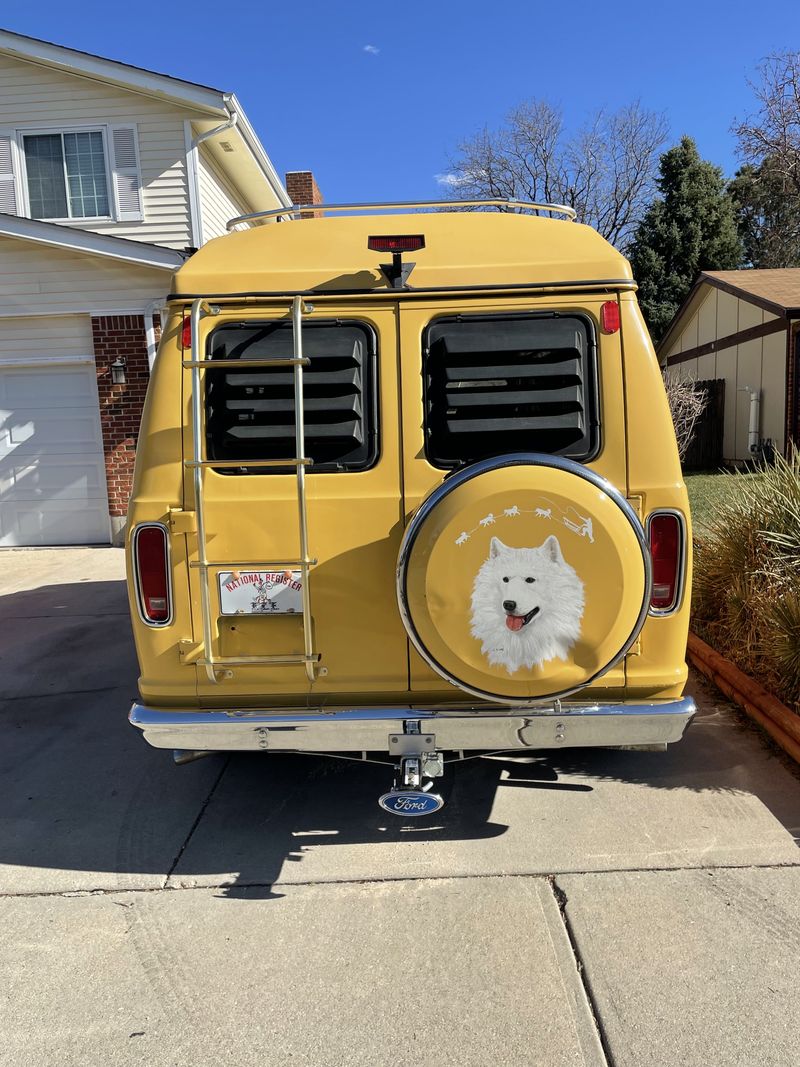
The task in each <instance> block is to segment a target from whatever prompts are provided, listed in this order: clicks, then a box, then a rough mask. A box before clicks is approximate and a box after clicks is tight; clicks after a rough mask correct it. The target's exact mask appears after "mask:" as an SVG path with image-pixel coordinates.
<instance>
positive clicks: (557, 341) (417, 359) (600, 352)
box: [400, 293, 627, 691]
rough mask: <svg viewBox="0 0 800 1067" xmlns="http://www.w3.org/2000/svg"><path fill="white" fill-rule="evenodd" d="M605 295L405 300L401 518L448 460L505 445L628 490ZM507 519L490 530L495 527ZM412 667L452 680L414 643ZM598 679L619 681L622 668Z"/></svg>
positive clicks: (618, 361)
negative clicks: (555, 457)
mask: <svg viewBox="0 0 800 1067" xmlns="http://www.w3.org/2000/svg"><path fill="white" fill-rule="evenodd" d="M608 299H609V297H608V294H604V293H596V294H595V293H587V294H581V295H580V296H578V295H572V294H561V295H547V296H541V297H530V296H529V297H515V298H506V297H502V298H500V297H497V298H481V297H474V298H473V297H469V298H454V299H453V298H451V299H447V300H446V301H445V300H442V299H437V300H431V301H419V302H416V301H415V302H414V303H413V304H411V303H406V304H404V305H403V307H402V309H401V313H400V346H401V351H402V357H403V358H402V390H403V490H404V499H405V508H406V521H407V522H408V521H409V520H410V518H411V515H412V514H413V512H414V511H415V510H416V508H418V507H419V505H420V504H421V503H422V501H423V500H424V499H425V497H426V496H427V495H428V494H429V493H430V492H431V491H432V490H433V489H434V488H435V487H436V486H437V485H439V484H440V483H441V481H442V479H443V478H444V477H446V476H447V473H448V472H449V471H453V470H456V469H458V468H459V467H462V466H465V465H467V464H469V463H472V462H475V461H476V460H480V459H483V458H486V457H489V456H497V455H502V454H507V453H512V452H540V453H547V454H560V455H564V456H567V457H570V458H573V459H575V460H577V461H578V462H580V463H584V464H585V465H586V466H588V467H590V468H591V469H592V470H594V471H596V472H597V473H598V474H601V475H602V476H603V477H604V478H606V479H608V480H609V481H610V482H611V483H612V484H613V485H614V486H616V487H617V488H618V489H619V490H620V491H621V492H622V493H623V494H624V493H625V491H626V484H627V478H626V453H625V423H624V410H625V408H624V392H623V375H622V351H621V343H620V334H619V333H616V334H608V335H606V334H601V329H600V308H601V305H602V304H603V302H604V301H606V300H608ZM505 521H506V520H501V522H500V523H499V525H497V526H494V525H493V526H492V527H491V530H489V531H488V532H490V533H496V532H498V531H500V534H501V536H502V530H501V527H503V522H505ZM482 533H483V534H487V536H488V533H487V531H482ZM487 543H488V542H487ZM410 675H411V684H412V688H417V689H425V690H436V691H447V690H452V686H451V685H450V683H448V682H447V681H444V680H443V679H442V678H440V677H439V676H438V675H437V674H435V673H434V672H433V671H432V670H431V668H430V667H429V666H428V665H427V664H426V663H425V662H424V661H423V660H422V659H421V657H420V656H419V655H418V654H417V652H416V650H415V649H413V648H412V649H411V650H410ZM604 682H605V684H606V685H607V686H613V685H620V686H621V685H623V684H624V668H623V667H622V666H620V667H618V668H615V669H614V670H613V671H611V672H610V673H609V674H607V675H606V677H605V679H604Z"/></svg>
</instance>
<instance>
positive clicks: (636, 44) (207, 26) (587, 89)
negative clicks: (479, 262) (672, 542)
mask: <svg viewBox="0 0 800 1067" xmlns="http://www.w3.org/2000/svg"><path fill="white" fill-rule="evenodd" d="M637 8H638V9H637ZM120 10H121V9H120ZM547 10H548V9H546V8H544V7H543V6H539V5H534V4H531V3H505V4H503V5H492V4H485V3H482V4H478V3H474V2H472V0H461V2H459V3H458V4H451V3H436V2H435V0H431V2H429V3H420V2H418V0H404V2H403V3H401V4H389V3H380V2H379V0H372V2H370V3H362V2H360V0H358V2H350V3H347V2H344V3H342V2H340V3H338V4H334V3H318V2H316V0H306V2H305V3H303V4H302V5H296V6H294V5H292V4H287V3H283V4H281V5H277V4H275V5H269V6H268V5H263V4H259V3H251V2H250V0H240V2H239V3H237V4H231V5H230V6H226V5H225V4H224V3H213V4H212V3H209V2H208V0H197V2H194V3H187V2H185V0H171V2H170V0H162V2H160V3H155V2H153V0H139V2H138V3H137V4H136V5H134V6H133V7H130V6H128V7H126V8H125V12H126V15H125V19H124V25H123V26H122V27H120V25H119V24H118V23H117V22H116V19H115V17H114V14H115V11H114V7H113V6H112V5H110V4H108V3H107V2H105V3H97V2H95V0H85V2H84V3H82V4H80V5H75V4H64V3H63V0H59V2H58V3H56V2H55V0H39V2H38V3H37V4H35V5H33V6H32V7H31V8H30V13H26V12H25V8H24V5H14V9H13V11H12V10H11V9H9V8H8V7H6V9H5V12H4V14H3V16H2V18H1V19H0V21H2V24H3V26H4V28H6V29H9V30H14V31H16V32H18V33H26V34H30V35H31V36H34V37H42V38H44V39H46V40H50V41H54V42H56V43H58V44H65V45H69V46H72V47H74V48H80V49H83V50H85V51H89V52H96V53H98V54H99V55H104V56H108V57H109V58H112V59H120V60H123V61H125V62H127V63H133V64H136V65H139V66H144V67H149V68H150V69H152V70H157V71H161V72H163V73H166V74H173V75H175V76H177V77H182V78H186V79H188V80H190V81H197V82H201V83H203V84H207V85H212V86H215V87H217V88H221V89H224V90H227V91H233V92H235V93H236V94H237V96H238V97H239V99H240V101H241V102H242V104H243V106H244V108H245V110H246V112H247V114H248V115H249V117H250V119H251V121H252V123H253V125H254V126H255V127H256V130H257V131H258V133H259V135H260V137H261V140H262V141H263V143H264V145H265V147H266V149H267V151H268V153H269V154H270V156H271V157H272V160H273V162H274V163H275V165H276V167H277V168H278V170H279V171H280V172H281V173H283V172H284V171H286V170H302V169H307V168H308V169H311V170H313V171H314V173H315V175H316V177H317V180H318V182H319V184H320V186H321V187H322V191H323V194H324V196H325V198H326V199H327V200H328V201H329V202H334V201H342V200H376V199H391V198H398V199H414V198H430V197H435V196H436V195H438V193H440V192H441V187H440V186H438V185H437V182H436V175H437V174H442V173H446V171H447V169H448V157H449V156H450V155H451V153H452V152H453V150H454V149H455V146H456V145H457V143H458V141H459V140H460V139H461V138H463V137H466V136H469V135H470V134H471V133H473V132H474V131H475V130H477V129H479V128H481V127H482V126H484V125H488V126H490V127H491V126H494V125H497V124H498V123H499V122H501V121H502V118H503V116H504V115H505V114H506V112H507V111H508V110H509V109H510V108H511V107H513V106H514V105H515V104H517V103H519V102H520V101H522V100H524V99H526V98H530V97H535V96H538V97H547V98H548V99H550V100H551V101H553V102H555V103H558V104H560V105H561V106H562V108H563V110H564V113H565V116H566V119H567V122H568V124H570V125H577V124H579V123H580V121H581V119H582V118H583V117H584V116H585V115H586V114H587V113H588V112H590V111H591V110H593V109H595V108H597V107H600V106H603V107H607V108H610V109H614V108H617V107H619V106H622V105H624V104H626V103H629V102H631V101H632V100H634V99H637V98H638V99H639V100H641V102H642V104H643V105H644V106H645V107H648V108H651V109H653V110H655V111H659V112H663V113H664V114H665V116H666V118H667V121H668V123H669V126H670V130H671V139H672V140H676V139H677V138H678V137H680V136H681V134H683V133H688V134H691V135H692V136H693V137H694V138H695V139H696V140H697V142H698V145H699V148H700V152H701V153H702V154H703V155H704V156H705V157H706V158H709V159H711V160H713V161H714V162H715V163H717V164H719V165H720V166H722V167H723V169H724V170H725V172H726V173H728V174H731V173H732V172H733V171H734V169H735V167H736V165H737V162H736V156H735V141H734V138H733V137H732V135H731V133H730V126H731V123H732V121H733V120H734V118H735V117H736V116H742V115H743V114H744V113H746V112H747V111H748V110H750V109H751V108H752V107H753V98H752V94H751V91H750V89H749V88H748V85H747V78H748V77H751V78H752V77H753V76H755V73H756V66H757V64H758V62H759V60H760V59H761V58H762V57H763V56H765V55H766V54H768V53H769V52H771V51H775V50H778V49H784V48H789V49H793V50H794V49H800V3H798V2H797V0H763V2H762V3H760V4H754V3H753V2H752V0H751V2H750V3H745V2H742V0H727V2H718V0H705V2H700V0H694V2H687V0H671V2H670V3H662V4H658V5H647V9H646V10H645V5H641V6H639V5H631V4H615V5H612V4H604V5H600V4H597V3H584V2H583V0H579V2H573V3H571V4H563V5H560V6H559V5H552V6H551V7H550V8H549V12H550V13H545V12H546V11H547ZM368 46H369V47H368Z"/></svg>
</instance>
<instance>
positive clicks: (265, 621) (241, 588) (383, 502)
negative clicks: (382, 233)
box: [183, 302, 408, 705]
mask: <svg viewBox="0 0 800 1067" xmlns="http://www.w3.org/2000/svg"><path fill="white" fill-rule="evenodd" d="M202 330H203V334H202V336H201V351H203V352H205V358H207V359H212V360H217V359H219V360H220V361H224V360H226V359H245V360H247V359H254V360H259V361H263V360H269V359H271V358H276V359H277V358H285V357H287V356H290V355H291V353H292V330H291V317H290V313H289V312H288V311H287V309H286V307H285V306H283V307H276V306H263V307H250V308H247V309H246V310H242V309H241V308H239V309H238V310H234V309H230V310H226V308H225V307H224V306H223V307H222V309H221V312H220V314H219V315H217V316H216V317H213V318H212V317H206V318H204V319H203V320H202ZM303 347H304V355H305V356H307V357H308V358H309V359H310V365H309V366H308V367H306V368H305V370H304V397H305V403H304V410H305V422H306V427H305V428H306V454H307V455H309V456H311V457H312V458H314V460H315V464H314V466H313V467H311V468H310V469H309V471H308V473H307V475H306V479H305V484H306V498H307V514H308V533H309V552H310V556H311V558H312V559H316V561H317V562H316V565H315V566H313V567H312V569H311V578H310V583H309V588H310V593H311V615H312V624H313V626H312V629H313V645H314V649H315V651H317V652H318V653H320V655H321V661H320V667H321V668H322V671H323V672H324V673H323V676H322V677H320V678H319V680H318V681H317V682H316V683H314V685H312V684H310V683H309V681H308V679H307V677H306V672H305V669H304V667H303V666H302V665H297V664H292V665H273V664H270V665H263V664H255V665H247V666H244V665H241V666H240V665H234V666H232V667H231V670H232V674H231V676H230V677H223V678H222V679H221V682H218V683H217V684H215V683H213V682H211V681H210V679H209V678H208V676H207V672H206V670H205V669H204V668H203V667H202V666H198V667H197V685H198V693H199V695H200V697H201V698H203V699H204V700H205V701H206V702H208V704H209V705H213V704H216V703H221V702H224V703H230V701H231V699H232V698H233V699H234V700H235V701H236V702H237V703H239V704H247V703H255V702H263V701H264V700H265V699H266V700H268V701H272V700H279V699H280V698H281V696H282V695H286V696H287V697H289V698H293V699H295V700H296V699H297V698H299V697H300V696H301V695H302V694H307V695H308V694H311V693H313V692H314V688H315V686H316V688H317V689H319V690H322V691H324V692H325V693H327V694H342V695H344V694H347V693H352V694H358V693H361V694H363V693H373V694H380V693H382V692H387V693H388V692H392V691H394V692H397V690H398V689H400V690H404V689H406V688H407V686H408V655H407V642H406V638H405V633H404V631H403V628H402V625H401V622H400V619H399V617H398V612H397V606H396V597H395V588H394V572H395V562H396V559H397V552H398V547H399V543H400V538H401V535H402V529H403V508H402V487H401V473H400V472H401V457H400V445H399V441H400V429H399V404H398V388H399V386H398V358H397V307H396V306H394V305H392V306H386V305H383V306H381V307H379V308H376V307H375V306H374V305H370V306H369V307H358V306H357V305H354V304H353V303H350V304H348V305H346V306H345V305H339V304H338V303H337V304H336V305H331V304H326V303H324V302H319V303H318V304H317V306H316V308H314V309H313V310H312V311H310V312H309V313H308V314H307V315H304V317H303ZM184 354H185V355H187V353H186V352H185V353H184ZM203 374H204V376H205V382H204V386H203V388H204V410H205V428H206V440H205V448H206V449H207V452H208V456H209V458H211V459H218V460H221V461H224V462H227V463H230V462H231V461H232V460H240V461H241V465H240V466H238V465H237V466H235V467H233V468H231V467H230V466H228V467H225V468H222V467H220V468H219V469H217V468H215V467H213V466H211V467H209V468H207V469H206V471H205V475H204V493H203V495H204V502H205V516H206V528H207V542H208V559H209V561H213V562H214V563H215V564H216V566H214V567H212V568H211V570H210V572H209V603H210V614H211V620H212V631H213V636H212V651H213V655H214V658H215V659H217V660H220V661H223V664H224V661H225V660H226V659H234V660H235V659H241V658H246V657H259V656H263V655H272V656H275V655H283V654H286V655H296V654H297V653H299V652H302V650H303V626H302V613H299V612H298V610H297V604H296V603H295V602H294V601H295V600H296V599H297V598H294V599H293V598H292V597H291V595H289V594H286V593H284V592H281V596H280V597H278V598H275V597H272V596H270V595H269V592H268V591H267V592H265V591H264V588H263V582H262V579H263V573H262V572H270V570H271V568H270V566H269V561H286V560H294V559H298V558H299V554H300V543H299V534H298V499H297V480H296V477H295V475H294V473H293V471H292V470H291V469H289V468H279V469H278V470H277V471H276V470H269V471H265V470H264V469H263V468H262V469H258V468H248V466H247V460H248V458H249V459H251V460H253V459H283V458H291V457H293V456H294V415H293V399H292V398H293V394H292V381H291V377H292V371H291V368H269V367H268V366H267V367H264V366H263V365H262V364H261V362H260V363H259V366H258V367H257V368H254V369H253V370H252V371H249V370H248V369H247V368H242V367H241V366H239V367H237V368H236V369H235V370H234V369H231V370H230V371H225V370H224V369H220V370H212V371H204V372H203ZM183 388H184V409H185V410H187V409H188V405H189V402H190V391H191V377H190V372H189V371H188V370H187V371H185V372H184V379H183ZM186 422H187V423H188V425H187V426H186V428H185V430H184V442H183V445H184V456H185V458H186V459H191V456H192V432H191V425H190V423H189V420H188V419H187V420H186ZM184 488H185V494H186V499H192V496H193V488H192V481H191V471H187V474H186V484H185V487H184ZM257 564H258V565H257ZM278 570H280V568H278ZM200 580H201V579H200V574H199V571H198V569H197V568H196V567H195V568H193V569H192V570H191V582H192V594H193V595H192V602H193V604H194V605H195V606H197V605H199V604H200V596H199V582H200ZM287 580H290V576H288V575H287ZM267 584H269V583H267ZM272 600H274V601H275V605H276V606H274V607H273V605H272V603H271V601H272ZM281 600H283V606H281ZM289 609H292V610H289ZM194 631H195V638H196V640H198V641H201V640H202V626H201V620H200V619H198V618H195V619H194Z"/></svg>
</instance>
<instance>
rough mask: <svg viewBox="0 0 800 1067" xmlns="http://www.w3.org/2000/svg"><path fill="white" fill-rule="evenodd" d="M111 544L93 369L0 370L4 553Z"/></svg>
mask: <svg viewBox="0 0 800 1067" xmlns="http://www.w3.org/2000/svg"><path fill="white" fill-rule="evenodd" d="M109 540H110V530H109V518H108V497H107V493H106V476H105V466H104V463H103V438H102V434H101V430H100V413H99V410H98V406H97V384H96V378H95V368H94V364H93V363H92V364H78V365H74V364H66V363H61V364H57V363H53V364H51V365H50V366H44V365H42V366H39V367H24V366H15V367H3V366H2V364H0V546H6V547H7V546H11V545H76V544H105V543H107V542H108V541H109Z"/></svg>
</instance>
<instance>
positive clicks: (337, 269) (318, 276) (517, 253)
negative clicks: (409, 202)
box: [173, 211, 632, 297]
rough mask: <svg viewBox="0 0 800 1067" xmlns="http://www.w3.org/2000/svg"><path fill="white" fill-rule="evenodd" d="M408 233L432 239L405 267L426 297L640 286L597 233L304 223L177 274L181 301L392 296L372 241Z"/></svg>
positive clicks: (217, 249) (508, 224)
mask: <svg viewBox="0 0 800 1067" xmlns="http://www.w3.org/2000/svg"><path fill="white" fill-rule="evenodd" d="M407 233H419V234H422V235H424V237H425V247H424V248H421V249H419V250H418V251H415V252H413V253H409V254H408V255H407V257H406V259H407V260H408V261H411V262H414V263H415V266H414V270H413V272H412V275H411V278H410V279H409V284H410V285H411V286H413V287H414V289H415V290H417V291H419V290H424V289H426V288H435V287H444V288H448V289H453V288H457V287H461V286H467V287H492V286H506V285H507V286H512V287H513V286H519V285H521V284H529V285H534V286H537V285H539V286H541V285H544V286H550V285H552V284H553V283H560V284H572V285H579V284H582V283H587V282H588V283H596V282H598V281H600V282H605V283H610V282H611V283H613V282H621V283H623V284H625V283H627V284H629V285H630V284H631V282H632V277H631V269H630V265H629V264H628V261H627V260H626V259H625V257H624V256H622V255H621V254H620V253H619V252H617V251H616V250H615V249H614V248H612V247H611V245H610V244H608V242H607V241H604V240H603V238H602V237H601V236H600V235H599V234H598V233H597V232H596V231H595V230H593V229H592V228H591V227H589V226H582V225H579V224H577V223H564V222H562V221H560V220H558V219H548V218H539V217H536V216H532V215H517V214H505V213H502V212H481V213H477V212H476V213H470V212H446V211H443V212H433V213H429V214H425V215H381V216H380V217H375V216H348V217H346V218H343V217H340V218H321V219H301V220H300V221H299V222H296V223H295V222H290V223H277V224H276V223H271V224H269V225H266V226H256V227H254V228H252V229H250V230H241V231H237V232H234V233H231V234H228V236H226V237H218V238H216V239H215V240H213V241H209V242H208V243H207V244H205V245H204V246H203V247H202V248H201V249H200V250H199V251H198V252H196V253H195V254H194V255H193V256H192V257H191V259H189V260H188V262H187V263H186V264H185V265H184V266H183V267H181V269H180V270H179V271H178V273H177V274H176V276H175V280H174V285H173V293H174V295H176V296H189V297H193V296H209V297H216V296H222V295H224V294H243V293H278V294H284V293H293V292H311V291H313V292H314V294H315V295H320V294H332V295H335V294H336V292H337V291H353V290H361V291H363V290H372V291H373V292H374V293H375V295H380V294H383V295H386V288H385V287H386V280H385V278H384V277H383V275H382V273H381V270H380V264H381V263H385V262H387V261H388V260H390V259H391V254H390V253H386V252H370V251H368V250H367V240H368V238H369V237H370V236H371V235H375V234H407ZM267 245H268V247H269V255H268V256H265V255H264V249H265V246H267ZM389 295H390V294H389Z"/></svg>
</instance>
